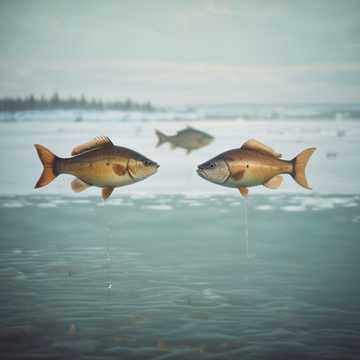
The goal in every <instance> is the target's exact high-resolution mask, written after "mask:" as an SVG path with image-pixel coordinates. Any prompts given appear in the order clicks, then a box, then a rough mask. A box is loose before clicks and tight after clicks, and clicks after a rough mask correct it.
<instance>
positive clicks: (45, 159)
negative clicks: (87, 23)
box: [34, 144, 58, 189]
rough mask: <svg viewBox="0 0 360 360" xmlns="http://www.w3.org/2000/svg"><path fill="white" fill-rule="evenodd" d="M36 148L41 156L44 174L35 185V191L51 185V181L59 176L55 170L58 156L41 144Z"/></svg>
mask: <svg viewBox="0 0 360 360" xmlns="http://www.w3.org/2000/svg"><path fill="white" fill-rule="evenodd" d="M34 146H35V149H36V151H37V153H38V155H39V158H40V161H41V162H42V164H43V166H44V169H43V172H42V174H41V176H40V178H39V180H38V181H37V183H36V185H35V189H37V188H39V187H42V186H45V185H47V184H49V183H51V181H53V180H54V179H55V178H56V176H58V174H57V173H56V170H55V164H56V161H57V159H58V157H56V155H54V154H53V153H52V152H51V151H50V150H48V149H47V148H46V147H45V146H42V145H39V144H35V145H34Z"/></svg>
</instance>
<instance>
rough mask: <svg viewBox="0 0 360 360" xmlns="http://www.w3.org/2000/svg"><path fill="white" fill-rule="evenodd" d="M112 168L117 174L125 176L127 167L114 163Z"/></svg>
mask: <svg viewBox="0 0 360 360" xmlns="http://www.w3.org/2000/svg"><path fill="white" fill-rule="evenodd" d="M112 168H113V170H114V173H115V174H116V175H119V176H123V175H125V174H126V167H125V166H123V165H121V164H113V166H112Z"/></svg>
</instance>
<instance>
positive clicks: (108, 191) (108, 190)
mask: <svg viewBox="0 0 360 360" xmlns="http://www.w3.org/2000/svg"><path fill="white" fill-rule="evenodd" d="M113 190H114V188H112V187H106V188H103V189H102V190H101V196H102V198H103V199H104V200H106V199H107V198H108V197H109V196H110V195H111V193H112V192H113Z"/></svg>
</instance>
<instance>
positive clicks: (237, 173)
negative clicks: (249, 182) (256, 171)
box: [231, 170, 245, 181]
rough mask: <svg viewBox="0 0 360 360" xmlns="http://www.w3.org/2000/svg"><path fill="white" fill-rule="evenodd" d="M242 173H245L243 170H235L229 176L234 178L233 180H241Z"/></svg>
mask: <svg viewBox="0 0 360 360" xmlns="http://www.w3.org/2000/svg"><path fill="white" fill-rule="evenodd" d="M244 173H245V170H240V171H238V172H236V173H235V174H233V175H232V176H231V177H232V178H233V179H234V180H237V181H238V180H241V179H242V178H243V176H244Z"/></svg>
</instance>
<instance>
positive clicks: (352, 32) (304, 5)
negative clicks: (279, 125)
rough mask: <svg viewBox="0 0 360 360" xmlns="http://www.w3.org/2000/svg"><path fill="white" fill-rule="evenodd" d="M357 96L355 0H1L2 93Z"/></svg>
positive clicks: (164, 97)
mask: <svg viewBox="0 0 360 360" xmlns="http://www.w3.org/2000/svg"><path fill="white" fill-rule="evenodd" d="M55 90H56V91H58V92H59V93H60V94H62V95H70V94H72V95H80V94H82V93H84V94H85V95H87V96H96V97H102V98H105V99H107V98H124V97H128V96H129V97H132V98H134V99H137V100H150V101H152V102H154V103H155V104H159V105H168V104H199V103H211V104H214V103H234V102H254V103H286V102H291V103H299V102H300V103H302V102H359V100H360V1H358V0H354V1H351V0H342V1H341V0H335V1H333V0H324V1H322V0H311V1H305V0H299V1H297V0H289V1H276V0H264V1H254V0H248V1H243V0H233V1H231V0H229V1H226V0H189V1H186V0H179V1H169V0H164V1H157V0H146V1H137V0H131V1H121V0H116V1H109V0H107V1H90V0H89V1H79V0H77V1H61V0H52V1H50V0H44V1H36V0H24V1H21V0H16V1H14V0H9V1H6V0H0V96H5V95H12V96H14V95H27V94H30V93H34V94H35V95H42V94H44V95H49V94H51V93H53V92H54V91H55Z"/></svg>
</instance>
